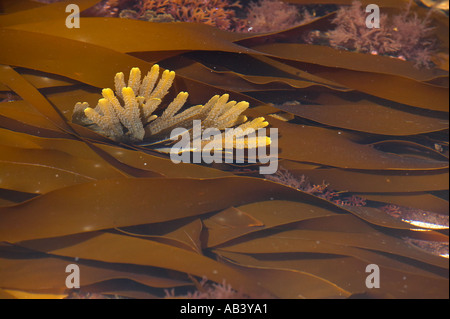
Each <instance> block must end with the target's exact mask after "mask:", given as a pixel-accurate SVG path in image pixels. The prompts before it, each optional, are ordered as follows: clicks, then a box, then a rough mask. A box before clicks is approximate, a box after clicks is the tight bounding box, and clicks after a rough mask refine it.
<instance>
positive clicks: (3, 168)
mask: <svg viewBox="0 0 450 319" xmlns="http://www.w3.org/2000/svg"><path fill="white" fill-rule="evenodd" d="M71 2H72V1H62V2H55V3H51V4H44V3H39V2H34V1H23V2H22V1H21V2H15V1H10V2H2V6H1V7H0V10H1V13H2V14H1V15H0V41H1V43H2V50H0V101H2V102H1V103H0V297H1V298H33V297H34V298H67V297H72V298H83V297H93V298H94V297H107V296H118V297H125V298H173V297H179V296H182V297H185V298H221V297H228V298H229V297H231V298H241V297H249V298H257V297H261V296H263V297H267V298H268V297H270V298H348V297H361V298H363V297H375V298H448V297H449V282H448V240H449V239H448V213H449V212H448V189H449V183H448V156H449V146H448V126H449V123H448V122H449V121H448V108H449V99H448V98H449V96H448V95H449V94H448V53H449V43H448V41H449V40H448V16H447V15H445V14H442V12H441V11H434V10H432V11H430V9H429V8H428V7H424V6H419V5H417V4H416V3H415V2H413V3H412V4H411V6H410V7H409V9H408V7H407V5H408V3H409V1H401V0H389V1H388V0H386V1H379V5H380V8H381V10H382V13H386V14H388V15H389V16H390V17H393V16H397V15H403V16H404V17H405V18H404V19H406V20H405V21H416V22H417V21H419V20H417V19H420V21H427V23H426V24H425V25H424V30H428V28H429V27H430V26H432V28H433V40H430V41H436V46H434V44H433V50H427V52H428V53H429V54H430V58H429V59H430V60H431V61H432V63H430V64H426V63H424V64H426V66H423V65H417V63H416V62H417V61H415V60H414V59H412V60H411V61H404V60H402V59H398V58H393V57H391V56H387V55H382V54H367V53H364V52H358V51H357V50H355V49H351V48H336V47H333V46H332V45H330V43H329V42H328V39H327V38H323V37H322V36H323V35H325V34H326V33H327V32H329V31H330V30H332V29H334V28H335V27H336V26H335V22H336V19H338V16H339V14H340V12H342V11H340V10H344V9H343V7H340V6H343V5H345V6H346V9H347V10H353V9H352V8H353V6H354V4H353V5H352V3H353V2H352V1H351V0H349V1H346V0H339V1H337V0H336V1H333V0H330V1H322V2H326V4H329V5H332V6H330V7H329V8H328V7H327V8H326V9H327V10H325V11H326V13H325V14H323V15H318V16H313V18H312V19H308V20H307V21H300V22H299V23H298V24H295V25H293V26H290V27H286V28H284V29H281V30H276V31H273V30H272V31H270V32H259V33H257V32H229V31H226V30H223V29H221V28H219V27H218V26H217V27H216V26H213V25H208V24H205V23H191V22H166V23H160V22H151V21H143V20H139V19H121V18H119V17H118V16H119V13H120V10H125V9H128V10H135V11H136V8H129V7H127V6H128V4H125V2H126V1H115V3H116V4H118V5H119V4H120V5H122V4H123V7H120V6H117V8H118V10H117V11H115V13H114V14H111V15H110V16H108V17H105V16H95V15H94V14H92V11H93V10H94V9H93V8H95V10H99V9H98V8H99V7H101V6H104V5H105V3H104V2H102V3H100V5H98V3H99V1H96V0H80V1H77V4H78V5H79V7H80V10H81V18H80V28H72V29H71V28H67V27H66V25H65V22H66V18H67V15H68V13H67V12H65V9H66V6H67V5H68V4H69V3H71ZM285 2H286V3H289V4H290V5H294V4H295V5H298V6H300V5H312V4H314V1H306V0H295V1H294V0H293V1H285ZM108 3H109V4H108V5H111V4H113V1H109V2H108ZM230 3H231V2H230ZM361 3H362V6H364V5H366V4H367V3H369V2H368V1H361ZM231 4H232V3H231ZM96 5H97V7H95V6H96ZM241 5H242V4H241ZM103 8H104V7H103ZM235 9H236V11H235V12H236V16H241V15H242V16H244V15H245V14H246V12H245V7H243V8H242V10H244V11H242V12H240V11H238V9H239V8H235ZM405 10H408V11H405ZM136 12H138V11H136ZM309 12H310V11H309ZM416 15H417V16H416ZM416 17H417V18H416ZM409 19H411V20H409ZM312 32H313V34H317V35H319V36H320V37H319V38H320V40H317V41H318V42H310V43H307V42H305V41H304V39H305V38H307V37H308V36H310V35H311V33H312ZM427 32H428V31H427ZM111 35H113V36H111ZM415 36H418V35H415ZM409 40H410V41H412V42H411V43H413V40H414V41H415V40H417V38H414V39H409ZM354 41H356V40H355V39H354ZM421 41H422V40H421ZM424 43H425V42H423V41H422V42H421V45H423V44H424ZM430 43H431V42H430ZM408 45H409V44H408ZM411 45H412V44H411ZM376 49H377V48H376ZM362 51H364V50H362ZM30 52H32V54H30ZM409 52H411V53H412V52H413V50H409ZM394 55H395V54H394ZM405 58H406V56H405ZM405 60H407V59H405ZM427 61H429V60H427ZM155 65H157V66H155ZM130 70H131V73H130V74H131V76H128V73H129V72H130ZM168 70H172V71H168ZM121 72H123V73H121ZM148 72H149V73H148ZM175 73H176V76H175ZM147 74H148V77H147V80H144V79H145V76H146V75H147ZM127 77H128V78H127ZM114 79H116V81H114ZM130 80H131V81H130ZM150 80H151V81H150ZM146 81H147V82H146ZM114 82H116V83H114ZM144 82H145V83H147V84H144ZM149 82H154V83H153V85H149V84H148V83H149ZM104 88H113V89H104ZM141 89H142V92H141ZM138 92H139V94H137V93H138ZM146 92H147V93H146ZM184 92H189V95H187V94H186V93H184ZM152 94H153V95H152ZM212 97H213V98H212ZM211 99H212V100H211ZM219 100H220V104H219V106H220V107H218V108H217V111H218V112H219V113H218V114H219V117H215V120H214V121H213V122H212V123H213V124H214V123H216V122H217V119H219V118H220V114H221V115H223V114H225V113H223V111H224V110H225V108H227V109H228V110H232V109H233V108H234V107H237V106H238V105H239V110H235V111H236V112H232V113H233V114H234V118H233V119H234V122H233V121H232V122H230V123H226V121H225V122H223V123H222V124H220V125H219V124H217V126H216V127H220V128H221V129H223V128H225V127H230V126H239V125H243V124H244V123H252V121H254V120H255V119H260V120H258V122H257V123H255V124H257V125H261V126H265V125H267V127H268V128H276V129H278V133H279V134H278V135H279V136H278V148H279V149H278V159H279V163H278V168H279V170H278V172H277V173H275V174H273V175H267V176H265V175H262V174H260V173H259V171H258V168H259V166H260V165H261V164H260V163H258V164H255V163H241V164H239V163H215V164H206V163H199V164H190V163H179V164H175V163H173V162H172V161H171V159H170V158H169V156H168V155H167V154H166V153H164V152H161V151H158V149H155V148H153V147H152V146H151V145H145V143H140V141H141V140H142V141H144V142H146V141H149V142H150V143H152V142H153V140H152V136H155V135H153V133H152V131H151V128H153V126H152V123H153V125H156V124H157V123H158V122H156V121H158V120H159V124H162V125H166V127H165V128H166V129H169V128H171V127H173V126H177V125H179V124H180V121H181V122H183V121H184V119H188V118H190V117H189V114H190V115H193V114H195V115H200V113H201V112H202V110H206V109H207V108H205V107H206V106H211V107H212V106H213V105H216V106H217V103H219ZM148 101H150V102H151V103H149V104H147V103H146V102H148ZM208 101H210V104H208ZM230 101H246V102H230ZM77 103H79V104H77ZM230 103H231V104H230ZM247 103H248V104H247ZM226 105H228V106H227V107H225V106H226ZM144 106H145V107H144ZM74 107H75V112H74ZM147 107H148V108H147ZM128 111H130V112H128ZM220 111H222V113H221V112H220ZM133 112H134V113H133ZM166 112H167V113H166ZM184 112H188V113H184ZM189 112H192V114H191V113H189ZM196 112H199V113H196ZM119 114H120V115H119ZM164 114H166V116H165V115H164ZM181 114H183V119H182V117H181ZM207 114H210V113H208V112H206V113H205V114H201V116H200V117H199V118H201V119H205V116H206V117H207V116H208V115H207ZM178 115H180V117H179V118H176V117H177V116H178ZM184 115H187V117H186V118H184ZM226 118H228V116H226ZM262 118H264V120H261V119H262ZM130 119H131V121H130ZM228 119H230V120H232V118H228ZM248 119H250V120H248ZM222 120H226V119H225V118H222ZM258 123H259V124H258ZM215 125H216V124H215ZM213 126H214V125H213ZM186 127H188V126H186ZM161 132H162V131H161ZM69 264H76V265H77V266H78V267H79V268H80V272H81V274H82V275H81V287H80V288H79V289H68V288H67V287H66V278H67V276H68V273H66V271H65V270H66V267H67V266H68V265H69ZM368 264H376V265H378V266H379V268H380V273H381V286H380V288H377V289H370V288H368V287H367V286H366V284H365V283H366V276H367V273H366V272H365V269H366V266H367V265H368ZM204 278H206V279H204Z"/></svg>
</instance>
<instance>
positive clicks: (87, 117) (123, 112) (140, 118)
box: [72, 64, 270, 148]
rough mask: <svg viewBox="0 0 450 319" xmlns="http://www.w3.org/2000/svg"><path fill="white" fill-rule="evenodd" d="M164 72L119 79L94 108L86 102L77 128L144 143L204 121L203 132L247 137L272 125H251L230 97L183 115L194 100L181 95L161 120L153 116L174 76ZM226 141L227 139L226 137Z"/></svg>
mask: <svg viewBox="0 0 450 319" xmlns="http://www.w3.org/2000/svg"><path fill="white" fill-rule="evenodd" d="M159 73H160V72H159V66H158V65H157V64H155V65H153V67H152V68H151V70H150V71H149V72H148V73H147V75H146V76H145V77H144V78H143V79H142V80H141V70H140V69H139V68H132V69H131V71H130V76H129V79H128V83H127V84H125V77H124V74H123V73H122V72H119V73H117V74H116V76H115V78H114V86H115V94H114V92H113V90H111V89H109V88H106V89H103V90H102V96H103V98H101V99H99V101H98V104H97V106H96V107H95V108H91V107H90V106H89V104H88V103H86V102H83V103H81V102H79V103H77V104H76V105H75V108H74V112H73V115H72V121H73V122H74V123H77V124H80V125H84V126H89V127H91V128H92V129H93V130H94V131H97V132H98V133H100V134H102V135H105V136H107V137H109V138H111V139H113V140H115V141H120V142H129V143H139V142H143V141H149V142H151V141H155V140H156V141H157V140H158V139H159V140H160V139H164V138H167V137H168V136H169V135H170V132H171V131H172V130H173V129H174V128H184V129H187V130H191V129H192V126H193V121H194V120H200V121H201V124H202V130H205V129H208V128H215V129H218V130H224V129H226V128H236V129H240V130H242V131H243V132H248V131H249V130H255V131H257V130H258V129H260V128H264V127H266V126H267V125H268V124H269V123H268V122H267V121H265V119H264V118H263V117H260V118H256V119H253V120H252V121H247V120H248V119H247V117H246V116H245V115H243V114H242V113H243V112H244V111H245V110H246V109H247V108H248V107H249V104H248V102H245V101H241V102H236V101H228V100H229V95H228V94H223V95H221V96H219V95H215V96H213V97H212V98H211V99H210V100H209V101H208V102H207V103H206V104H205V105H195V106H192V107H189V108H187V109H185V110H183V111H181V112H180V110H181V109H182V108H183V106H184V104H185V103H186V101H187V99H188V96H189V94H188V93H187V92H180V93H178V95H177V96H176V98H175V99H174V100H173V101H172V102H171V103H169V105H168V106H167V107H166V108H165V109H164V111H163V112H162V114H161V116H160V117H158V116H157V115H155V114H153V113H154V112H155V111H156V110H157V109H158V107H159V105H160V104H161V103H162V100H163V98H164V97H165V96H166V95H167V93H168V92H169V89H170V88H171V86H172V83H173V81H174V78H175V72H173V71H169V70H165V71H164V72H163V73H162V75H161V77H159ZM222 137H223V138H224V137H226V134H225V133H224V134H222ZM261 143H263V144H264V145H268V144H270V139H269V138H268V137H265V138H264V139H258V144H257V146H261ZM235 147H236V148H247V147H248V145H247V143H235Z"/></svg>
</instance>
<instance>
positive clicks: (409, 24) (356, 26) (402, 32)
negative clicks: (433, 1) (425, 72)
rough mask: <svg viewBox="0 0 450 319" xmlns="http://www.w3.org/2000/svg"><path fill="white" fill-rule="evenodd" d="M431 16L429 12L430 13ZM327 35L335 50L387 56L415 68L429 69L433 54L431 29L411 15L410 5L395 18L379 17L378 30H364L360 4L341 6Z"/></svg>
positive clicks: (364, 16) (426, 20) (427, 24)
mask: <svg viewBox="0 0 450 319" xmlns="http://www.w3.org/2000/svg"><path fill="white" fill-rule="evenodd" d="M430 12H431V11H430ZM333 23H334V24H336V25H337V27H336V28H335V29H334V30H331V31H329V33H328V36H329V43H330V45H331V46H332V47H334V48H339V49H342V48H343V49H346V50H350V51H357V52H362V53H371V54H379V55H390V56H393V57H396V58H400V59H403V60H407V61H411V62H413V63H414V64H415V65H416V66H417V67H422V66H423V67H431V66H432V60H431V59H432V56H433V55H434V54H435V52H436V40H435V39H434V38H433V34H434V28H433V27H432V26H431V25H430V19H429V18H428V17H426V18H425V19H421V18H419V17H418V15H417V14H416V13H414V12H411V4H409V5H408V7H407V8H406V10H405V11H404V12H402V13H400V14H398V15H394V16H392V17H389V16H388V15H387V14H384V13H382V14H380V28H372V29H371V28H368V27H367V26H366V12H365V10H364V8H362V5H361V2H359V1H354V2H353V3H352V5H351V6H342V7H341V8H340V9H339V10H338V11H337V14H336V17H335V18H334V20H333Z"/></svg>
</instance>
